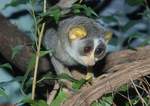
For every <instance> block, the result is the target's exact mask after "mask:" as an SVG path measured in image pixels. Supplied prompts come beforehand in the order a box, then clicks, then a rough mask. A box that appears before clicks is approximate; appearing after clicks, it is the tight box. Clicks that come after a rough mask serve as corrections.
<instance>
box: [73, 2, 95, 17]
mask: <svg viewBox="0 0 150 106" xmlns="http://www.w3.org/2000/svg"><path fill="white" fill-rule="evenodd" d="M72 10H73V12H74V13H75V14H78V13H81V12H82V13H84V14H85V15H86V16H88V17H91V16H92V15H94V16H96V17H98V15H97V14H96V13H95V12H94V10H93V9H92V8H90V7H87V6H86V5H81V4H74V5H73V6H72Z"/></svg>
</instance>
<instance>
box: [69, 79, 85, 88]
mask: <svg viewBox="0 0 150 106" xmlns="http://www.w3.org/2000/svg"><path fill="white" fill-rule="evenodd" d="M85 83H86V80H85V79H81V80H79V81H75V82H73V83H72V88H73V89H75V90H79V89H80V88H81V87H82V86H83V85H84V84H85Z"/></svg>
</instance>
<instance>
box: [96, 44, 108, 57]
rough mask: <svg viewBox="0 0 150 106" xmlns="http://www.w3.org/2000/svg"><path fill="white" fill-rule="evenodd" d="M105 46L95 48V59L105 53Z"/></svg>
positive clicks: (100, 45)
mask: <svg viewBox="0 0 150 106" xmlns="http://www.w3.org/2000/svg"><path fill="white" fill-rule="evenodd" d="M105 49H106V47H105V45H104V44H99V45H98V46H97V48H96V49H95V53H94V54H95V57H97V58H99V57H100V56H101V55H103V54H104V53H105Z"/></svg>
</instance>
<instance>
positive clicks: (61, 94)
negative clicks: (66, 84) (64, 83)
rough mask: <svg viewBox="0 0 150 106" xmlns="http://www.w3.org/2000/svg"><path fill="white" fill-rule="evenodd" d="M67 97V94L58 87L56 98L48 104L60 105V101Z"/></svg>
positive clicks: (52, 105)
mask: <svg viewBox="0 0 150 106" xmlns="http://www.w3.org/2000/svg"><path fill="white" fill-rule="evenodd" d="M67 98H68V96H67V94H66V93H65V92H64V91H63V90H62V89H60V90H59V92H58V95H57V96H56V98H55V99H54V100H53V101H52V103H51V105H50V106H61V103H62V102H64V101H65V100H66V99H67Z"/></svg>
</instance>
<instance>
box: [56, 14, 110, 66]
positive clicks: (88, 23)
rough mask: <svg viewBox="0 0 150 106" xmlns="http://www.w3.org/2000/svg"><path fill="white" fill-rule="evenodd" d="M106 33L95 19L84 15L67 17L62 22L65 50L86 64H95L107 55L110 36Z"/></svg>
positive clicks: (61, 28)
mask: <svg viewBox="0 0 150 106" xmlns="http://www.w3.org/2000/svg"><path fill="white" fill-rule="evenodd" d="M105 33H106V32H105V31H104V29H103V28H102V27H101V26H100V25H99V24H97V23H96V22H95V21H94V20H93V19H90V18H88V17H83V16H76V17H74V18H70V19H67V20H65V21H63V22H61V23H60V28H59V35H60V37H61V42H62V46H63V47H64V50H66V52H67V53H68V54H69V55H70V57H72V58H73V59H74V60H75V61H76V62H77V63H80V64H82V65H84V66H93V65H95V63H96V62H97V61H98V60H101V59H102V58H103V57H104V56H105V54H106V44H107V43H106V42H107V41H106V39H105V37H106V38H108V37H107V36H105ZM108 34H109V33H108Z"/></svg>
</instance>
